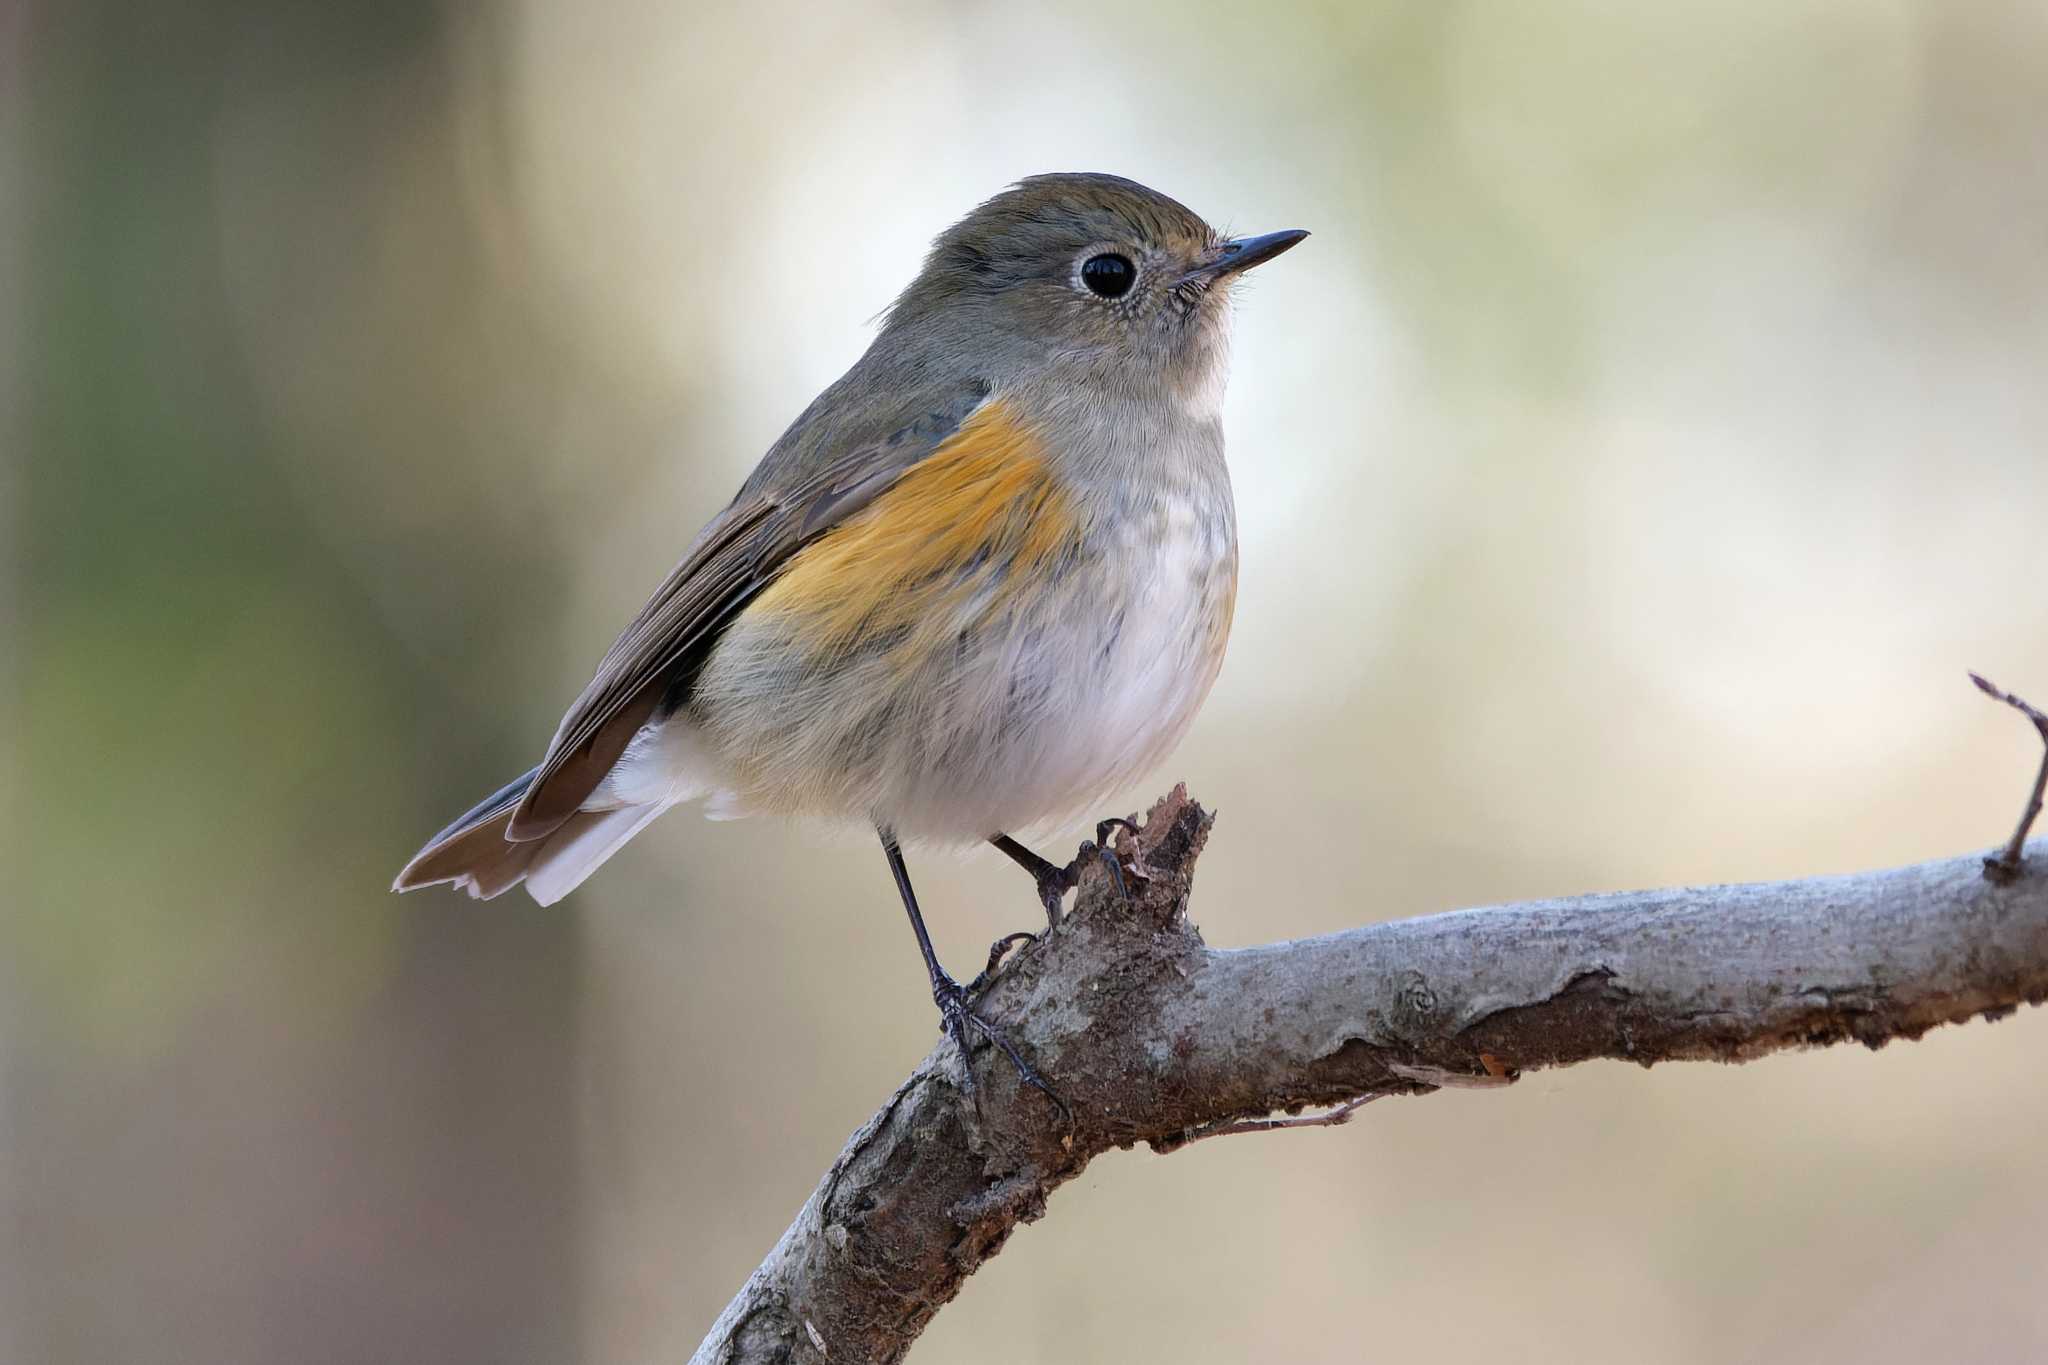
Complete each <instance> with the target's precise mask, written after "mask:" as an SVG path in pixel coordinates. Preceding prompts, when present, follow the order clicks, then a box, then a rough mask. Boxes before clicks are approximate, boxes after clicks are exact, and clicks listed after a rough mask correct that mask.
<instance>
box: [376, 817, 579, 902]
mask: <svg viewBox="0 0 2048 1365" xmlns="http://www.w3.org/2000/svg"><path fill="white" fill-rule="evenodd" d="M510 823H512V811H511V808H510V807H507V808H506V809H504V810H501V811H499V812H497V813H496V814H495V815H487V816H485V817H484V818H483V819H481V820H479V821H477V822H476V823H475V824H471V825H466V826H464V827H462V828H460V829H456V830H451V831H448V832H445V833H443V834H442V835H440V837H438V838H436V839H435V840H434V841H433V842H432V843H430V844H428V845H427V846H426V847H425V848H423V849H421V850H420V851H419V852H418V853H417V854H415V855H414V856H413V860H412V861H411V862H409V863H407V864H406V865H405V870H404V871H403V872H400V873H399V874H398V880H397V881H395V882H393V883H392V884H391V889H392V890H393V891H414V890H417V889H419V888H420V887H422V886H433V885H434V884H436V883H437V882H454V883H455V884H456V885H457V886H458V887H460V888H462V889H463V890H464V891H467V892H469V894H470V895H472V896H475V897H477V898H478V899H479V900H489V899H490V898H491V897H493V896H497V895H502V894H503V893H504V892H506V891H509V890H511V889H512V888H513V887H515V886H517V885H519V883H520V881H521V880H523V879H524V878H525V876H526V870H527V868H528V867H529V866H531V865H532V863H533V860H534V858H535V857H536V856H538V855H539V853H540V851H541V849H542V847H543V846H544V844H545V843H546V841H545V840H533V841H531V842H528V843H523V844H514V843H508V842H507V841H506V839H505V826H507V825H509V824H510Z"/></svg>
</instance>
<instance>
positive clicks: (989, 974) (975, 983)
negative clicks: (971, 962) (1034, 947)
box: [966, 929, 1038, 999]
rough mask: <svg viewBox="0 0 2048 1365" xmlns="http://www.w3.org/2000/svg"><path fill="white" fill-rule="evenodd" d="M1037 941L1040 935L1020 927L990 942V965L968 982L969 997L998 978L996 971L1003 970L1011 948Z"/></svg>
mask: <svg viewBox="0 0 2048 1365" xmlns="http://www.w3.org/2000/svg"><path fill="white" fill-rule="evenodd" d="M1036 942H1038V935H1036V934H1034V933H1031V932H1030V931H1028V930H1024V929H1020V930H1018V931H1017V932H1016V933H1014V934H1004V935H1003V936H1002V937H1001V938H999V939H997V940H996V941H995V942H994V943H991V944H989V945H988V965H987V966H986V967H983V968H982V969H981V974H980V975H979V976H977V977H975V978H974V980H972V981H970V982H968V983H967V987H966V990H967V995H968V998H969V999H973V998H974V997H976V996H979V995H980V994H981V993H982V992H983V991H985V990H987V989H988V988H989V986H990V985H992V984H993V983H994V981H995V979H996V973H997V972H999V971H1001V970H1002V967H1003V959H1004V958H1006V957H1008V956H1009V955H1010V950H1011V949H1013V948H1017V947H1019V946H1021V945H1023V944H1027V943H1036Z"/></svg>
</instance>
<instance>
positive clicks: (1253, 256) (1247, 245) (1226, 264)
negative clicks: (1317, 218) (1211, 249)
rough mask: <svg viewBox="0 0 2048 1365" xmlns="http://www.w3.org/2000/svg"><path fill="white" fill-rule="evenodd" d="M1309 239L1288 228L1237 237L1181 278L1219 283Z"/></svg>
mask: <svg viewBox="0 0 2048 1365" xmlns="http://www.w3.org/2000/svg"><path fill="white" fill-rule="evenodd" d="M1306 236H1308V234H1307V233H1306V232H1303V231H1302V230H1301V229H1300V228H1289V229H1287V230H1286V231H1285V232H1268V233H1264V234H1262V235H1261V236H1258V237H1237V238H1234V239H1232V240H1231V241H1228V242H1225V243H1223V245H1221V246H1219V247H1217V248H1216V254H1215V256H1214V257H1213V258H1212V259H1211V260H1209V261H1207V262H1205V263H1203V264H1201V265H1198V266H1196V267H1195V268H1194V269H1193V270H1190V271H1189V272H1188V273H1187V274H1186V275H1184V276H1182V277H1181V278H1183V279H1188V280H1220V279H1222V278H1224V277H1225V276H1227V275H1235V274H1237V273H1239V272H1240V271H1245V270H1250V269H1251V268H1252V267H1253V266H1255V265H1257V264H1259V263H1260V262H1261V261H1270V260H1272V259H1273V258H1274V257H1275V256H1278V255H1279V254H1280V253H1281V252H1283V251H1285V250H1287V248H1289V247H1291V246H1293V245H1294V244H1295V243H1296V242H1299V241H1300V240H1301V239H1302V238H1304V237H1306Z"/></svg>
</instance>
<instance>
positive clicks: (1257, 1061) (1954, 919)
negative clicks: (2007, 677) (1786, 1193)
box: [694, 788, 2048, 1365]
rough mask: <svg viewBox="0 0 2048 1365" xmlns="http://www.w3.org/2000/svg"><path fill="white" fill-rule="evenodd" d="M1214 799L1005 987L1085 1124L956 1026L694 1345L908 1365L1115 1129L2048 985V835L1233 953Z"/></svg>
mask: <svg viewBox="0 0 2048 1365" xmlns="http://www.w3.org/2000/svg"><path fill="white" fill-rule="evenodd" d="M1210 820H1211V817H1210V816H1209V815H1208V814H1207V813H1206V812H1205V811H1204V810H1203V809H1202V808H1201V807H1200V806H1198V805H1196V804H1195V803H1194V802H1192V801H1190V800H1189V799H1188V798H1187V795H1186V792H1185V791H1184V790H1182V789H1179V788H1176V789H1175V791H1174V792H1173V794H1172V795H1171V796H1169V797H1167V798H1166V799H1165V800H1164V801H1162V802H1160V803H1159V804H1158V805H1157V806H1155V807H1154V808H1153V810H1152V811H1151V812H1150V814H1149V815H1148V816H1147V818H1146V821H1145V824H1144V827H1143V830H1142V832H1141V833H1140V834H1139V836H1138V837H1137V838H1135V839H1133V838H1131V837H1130V836H1129V835H1125V836H1123V837H1121V838H1120V839H1119V840H1118V846H1119V851H1120V852H1121V853H1122V855H1123V857H1124V862H1125V865H1126V866H1127V867H1134V868H1135V869H1136V875H1135V876H1134V877H1133V878H1132V902H1131V903H1130V904H1129V905H1124V904H1120V903H1118V901H1117V899H1116V896H1115V893H1114V892H1113V890H1112V889H1111V888H1110V886H1109V884H1108V877H1107V875H1106V873H1105V872H1104V871H1103V870H1102V869H1101V868H1099V867H1098V868H1096V869H1095V870H1094V871H1093V872H1092V873H1091V874H1090V875H1089V876H1088V878H1087V880H1086V881H1085V882H1084V884H1083V886H1082V888H1081V893H1080V898H1079V903H1078V905H1077V906H1076V909H1075V911H1074V913H1073V914H1072V915H1070V916H1069V917H1068V918H1067V920H1066V922H1065V923H1064V924H1063V925H1062V926H1061V927H1060V928H1059V930H1057V931H1056V932H1054V933H1052V934H1049V935H1047V936H1046V937H1045V938H1044V939H1042V940H1041V941H1040V942H1038V943H1037V944H1035V945H1033V946H1031V947H1030V948H1028V949H1026V950H1025V951H1024V952H1023V953H1022V954H1020V955H1019V956H1018V957H1017V958H1016V959H1014V960H1013V961H1012V963H1011V965H1010V966H1009V967H1008V968H1007V969H1005V971H1004V972H1003V974H1002V975H1001V977H1000V978H999V979H998V980H997V981H996V982H995V984H994V985H993V986H992V987H991V988H990V990H989V992H988V994H987V996H986V997H985V998H984V1008H985V1009H986V1011H987V1012H988V1014H989V1016H990V1017H991V1018H992V1019H995V1020H998V1021H1000V1022H1001V1023H1002V1025H1003V1026H1004V1028H1005V1030H1006V1031H1007V1032H1008V1034H1009V1036H1010V1038H1011V1039H1012V1040H1013V1041H1015V1042H1016V1043H1017V1044H1018V1045H1019V1046H1020V1047H1021V1048H1022V1049H1023V1051H1024V1052H1025V1054H1026V1055H1027V1056H1029V1057H1030V1058H1031V1059H1032V1060H1033V1061H1034V1062H1035V1063H1036V1065H1037V1066H1038V1068H1039V1069H1040V1070H1041V1071H1043V1072H1044V1073H1045V1074H1046V1075H1047V1076H1048V1077H1050V1078H1052V1080H1053V1083H1054V1084H1055V1085H1056V1086H1058V1087H1059V1089H1060V1090H1061V1092H1062V1094H1063V1095H1064V1096H1065V1098H1066V1100H1067V1102H1068V1103H1069V1104H1070V1105H1071V1106H1072V1107H1073V1111H1074V1115H1075V1126H1074V1128H1073V1129H1072V1130H1071V1131H1070V1130H1068V1129H1066V1128H1065V1127H1064V1126H1063V1125H1062V1124H1061V1122H1060V1121H1059V1116H1058V1112H1057V1110H1056V1109H1054V1107H1053V1106H1052V1105H1050V1104H1049V1103H1047V1102H1046V1101H1045V1099H1044V1098H1043V1097H1042V1096H1040V1095H1038V1094H1036V1092H1033V1091H1030V1090H1021V1091H1020V1088H1019V1086H1018V1084H1017V1082H1016V1078H1015V1076H1014V1075H1013V1074H1012V1073H1011V1071H1010V1068H1009V1067H1008V1065H1007V1064H1006V1063H1004V1062H1003V1061H1002V1060H1001V1058H1000V1057H994V1056H993V1055H992V1054H991V1053H989V1052H988V1051H987V1050H986V1049H983V1050H982V1051H980V1052H978V1053H977V1054H976V1057H975V1074H976V1077H977V1078H978V1080H979V1091H980V1094H981V1097H982V1107H981V1110H980V1111H979V1113H977V1112H976V1111H975V1110H974V1109H973V1108H972V1107H971V1106H969V1105H967V1104H965V1103H964V1102H963V1100H962V1095H961V1088H960V1083H959V1075H960V1072H959V1066H960V1063H959V1060H958V1057H957V1055H956V1054H955V1053H954V1052H953V1050H952V1047H951V1045H950V1044H948V1043H945V1042H943V1041H942V1042H941V1043H940V1045H939V1046H938V1047H937V1048H935V1049H934V1051H933V1052H932V1054H931V1055H930V1056H928V1057H927V1058H926V1059H925V1060H924V1062H923V1063H922V1064H920V1065H919V1067H918V1068H917V1070H916V1071H915V1072H913V1073H912V1074H911V1076H910V1078H909V1079H908V1080H907V1081H905V1082H904V1084H903V1085H902V1087H901V1088H900V1089H898V1090H897V1092H896V1093H895V1095H893V1096H892V1097H891V1098H890V1100H889V1102H888V1103H887V1104H885V1105H884V1106H883V1107H882V1110H881V1112H880V1113H878V1114H876V1115H875V1116H874V1118H872V1119H870V1120H869V1121H868V1122H867V1124H866V1125H865V1126H863V1127H862V1128H861V1129H860V1131H858V1132H856V1133H855V1134H854V1135H853V1138H852V1140H851V1141H849V1142H848V1143H847V1145H846V1149H845V1150H844V1151H843V1152H841V1153H840V1155H839V1158H838V1159H837V1160H836V1161H834V1162H833V1164H832V1169H831V1170H830V1171H829V1172H827V1173H826V1176H825V1178H824V1180H823V1182H821V1183H820V1184H819V1186H818V1188H817V1190H816V1191H815V1192H814V1193H813V1194H812V1195H811V1198H810V1200H809V1201H808V1202H807V1203H806V1204H805V1205H804V1207H803V1210H802V1212H800V1213H799V1214H798V1215H797V1218H796V1221H795V1222H794V1223H792V1224H791V1225H790V1227H789V1230H788V1231H787V1232H785V1233H784V1234H783V1236H782V1240H781V1241H780V1242H779V1243H778V1244H777V1245H776V1247H775V1249H774V1250H773V1251H772V1252H770V1253H769V1256H768V1259H767V1260H766V1261H764V1262H763V1263H762V1264H761V1266H760V1268H759V1269H758V1270H756V1271H755V1272H754V1274H753V1276H752V1277H751V1278H750V1279H749V1280H748V1281H747V1283H746V1286H745V1287H744V1288H743V1289H742V1290H741V1291H740V1293H739V1295H738V1296H737V1297H736V1298H734V1299H733V1301H732V1302H731V1303H730V1304H729V1305H728V1306H727V1307H726V1310H725V1312H724V1313H723V1314H721V1315H720V1317H719V1319H718V1321H717V1323H716V1324H715V1325H714V1326H713V1328H712V1330H711V1334H710V1335H709V1336H708V1337H706V1338H705V1340H704V1342H703V1344H702V1345H701V1346H700V1347H699V1348H698V1350H697V1354H696V1356H695V1357H694V1359H695V1360H696V1361H698V1362H705V1363H707V1365H708V1363H710V1362H720V1363H723V1362H755V1361H805V1362H810V1361H839V1362H845V1361H869V1360H875V1361H890V1360H897V1359H900V1358H901V1357H902V1355H903V1354H904V1352H906V1351H907V1350H908V1349H909V1347H910V1344H911V1342H912V1341H914V1340H915V1339H916V1337H917V1334H918V1333H919V1332H920V1331H921V1330H922V1329H923V1328H924V1325H925V1324H926V1323H927V1322H929V1321H930V1320H931V1318H932V1316H933V1315H934V1314H935V1313H937V1312H938V1310H939V1309H940V1308H941V1307H943V1306H944V1305H945V1304H946V1303H947V1302H948V1301H949V1300H950V1299H951V1298H952V1297H953V1296H954V1294H956V1293H957V1292H959V1289H960V1286H961V1284H962V1282H963V1281H964V1280H965V1279H966V1278H967V1276H969V1275H971V1274H973V1273H974V1271H975V1270H976V1269H977V1268H978V1267H979V1266H980V1265H981V1263H982V1262H983V1261H984V1260H986V1259H988V1258H989V1257H990V1256H992V1255H994V1254H995V1253H996V1252H997V1251H998V1250H1000V1249H1001V1247H1002V1245H1003V1242H1004V1240H1005V1239H1006V1238H1007V1237H1008V1236H1009V1234H1010V1231H1011V1230H1012V1229H1013V1228H1015V1227H1016V1226H1017V1224H1018V1223H1020V1222H1030V1221H1032V1220H1034V1219H1036V1218H1038V1217H1039V1216H1040V1215H1041V1214H1043V1213H1044V1212H1045V1203H1046V1197H1047V1196H1048V1195H1049V1194H1050V1193H1051V1192H1052V1191H1053V1190H1054V1189H1055V1188H1057V1187H1058V1186H1059V1185H1061V1184H1063V1183H1064V1182H1066V1181H1068V1180H1070V1179H1072V1178H1073V1177H1074V1176H1075V1175H1077V1174H1079V1173H1080V1171H1081V1169H1082V1168H1083V1167H1084V1166H1086V1165H1087V1164H1088V1162H1089V1161H1091V1160H1092V1159H1094V1158H1095V1157H1096V1156H1099V1155H1100V1154H1102V1153H1103V1152H1105V1151H1108V1150H1109V1149H1111V1148H1114V1147H1130V1146H1133V1145H1135V1144H1137V1143H1140V1142H1143V1143H1147V1144H1149V1145H1150V1146H1151V1147H1152V1148H1153V1149H1154V1150H1156V1151H1161V1152H1166V1151H1171V1150H1173V1149H1174V1148H1176V1147H1179V1146H1182V1145H1185V1144H1186V1143H1187V1142H1189V1141H1192V1140H1194V1139H1197V1138H1201V1137H1209V1136H1219V1135H1221V1134H1224V1133H1227V1132H1243V1131H1255V1130H1256V1128H1255V1125H1257V1124H1258V1123H1259V1122H1260V1121H1261V1120H1263V1119H1264V1117H1265V1116H1266V1115H1269V1114H1272V1113H1274V1112H1275V1111H1286V1112H1287V1113H1290V1114H1291V1113H1297V1112H1299V1111H1300V1110H1301V1109H1303V1108H1305V1107H1308V1106H1323V1105H1335V1106H1346V1105H1349V1106H1350V1107H1351V1108H1355V1107H1356V1102H1357V1101H1359V1100H1360V1098H1361V1097H1369V1096H1377V1095H1385V1094H1396V1093H1422V1092H1427V1091H1429V1090H1432V1089H1435V1088H1438V1087H1440V1086H1443V1085H1450V1084H1477V1085H1488V1084H1493V1085H1501V1084H1507V1083H1509V1082H1510V1081H1512V1080H1513V1079H1514V1078H1515V1077H1516V1076H1517V1075H1518V1074H1519V1073H1520V1072H1521V1071H1523V1070H1526V1069H1529V1068H1532V1067H1541V1066H1568V1065H1571V1064H1572V1063H1575V1062H1583V1061H1590V1060H1592V1059H1595V1058H1618V1059H1624V1060H1628V1061H1634V1062H1640V1063H1642V1064H1643V1065H1644V1066H1648V1065H1650V1064H1652V1063H1654V1062H1660V1061H1676V1060H1713V1061H1724V1062H1736V1061H1746V1060H1748V1059H1750V1058H1753V1057H1759V1056H1762V1055H1763V1054H1765V1053H1767V1052H1774V1051H1777V1050H1779V1049H1781V1048H1791V1047H1805V1046H1813V1045H1820V1044H1828V1043H1838V1042H1846V1041H1849V1040H1854V1041H1857V1042H1861V1043H1864V1044H1866V1045H1868V1046H1870V1047H1878V1046H1881V1045H1882V1044H1884V1043H1886V1042H1888V1041H1890V1040H1891V1039H1894V1038H1917V1037H1919V1036H1920V1035H1921V1034H1922V1033H1924V1032H1925V1031H1926V1030H1928V1029H1930V1028H1932V1027H1934V1026H1935V1025H1937V1024H1945V1023H1955V1022H1960V1021H1962V1020H1966V1019H1969V1018H1972V1017H1973V1016H1976V1015H1980V1014H1981V1015H1984V1016H1985V1017H1987V1018H1994V1019H1995V1018H1999V1017H2002V1016H2004V1015H2006V1014H2009V1013H2011V1012H2012V1011H2013V1010H2014V1009H2015V1008H2017V1007H2018V1006H2019V1005H2020V1004H2021V1003H2022V1002H2024V1003H2029V1004H2040V1003H2041V1002H2042V1001H2043V1000H2044V999H2048V875H2044V874H2043V873H2042V872H2041V871H2040V868H2041V866H2042V857H2043V855H2048V840H2036V841H2035V842H2034V843H2033V844H2032V845H2030V846H2029V849H2030V851H2031V852H2032V853H2033V854H2034V857H2033V859H2032V860H2031V861H2030V862H2029V863H2027V864H2026V868H2025V870H2024V871H2022V872H2016V873H2015V875H2014V876H2013V877H2012V878H2011V879H2010V880H2008V881H2006V882H2004V883H2002V884H2001V883H1999V882H1997V881H1995V880H1993V879H1991V878H1990V877H1989V876H1987V874H1986V869H1985V867H1984V861H1983V860H1982V859H1980V858H1978V857H1974V856H1972V857H1962V858H1953V859H1948V860H1946V861H1941V862H1932V863H1921V864H1918V865H1916V866H1912V867H1903V868H1897V869H1894V870H1891V871H1885V872H1868V873H1859V874H1856V875H1853V876H1846V877H1824V878H1814V879H1810V880H1802V881H1788V882H1767V883H1756V884H1752V885H1743V886H1721V887H1695V888H1684V889H1678V890H1667V891H1646V892H1636V893H1629V894H1623V895H1600V896H1583V897H1576V898H1572V899H1568V900H1552V901H1533V902H1528V903H1525V904H1520V905H1508V906H1500V907H1496V908H1494V909H1487V910H1466V911H1459V912H1456V913H1453V914H1445V915H1432V916H1429V917H1427V918H1423V919H1411V920H1400V921H1394V922H1390V923H1384V924H1374V925H1369V926H1367V927H1365V928H1361V929H1353V930H1350V931H1348V932H1346V933H1341V934H1332V935H1329V936H1327V937H1323V938H1313V939H1303V940H1300V941H1298V942H1291V943H1276V944H1270V945H1267V946H1265V947H1260V948H1248V949H1237V950H1229V951H1219V950H1215V949H1211V948H1208V947H1206V946H1205V945H1204V944H1203V942H1202V939H1201V936H1200V934H1199V933H1197V932H1196V930H1195V928H1194V926H1193V925H1192V924H1191V923H1190V922H1189V920H1188V918H1187V906H1188V896H1189V890H1190V887H1191V884H1192V879H1193V875H1194V865H1195V859H1196V857H1197V855H1199V854H1200V852H1201V849H1202V844H1203V842H1204V841H1205V840H1206V839H1207V837H1208V834H1209V828H1210ZM2015 866H2016V867H2017V866H2018V864H2017V863H2016V864H2015ZM1348 1117H1350V1109H1344V1108H1340V1110H1339V1112H1338V1114H1336V1115H1331V1116H1319V1118H1321V1119H1322V1120H1323V1121H1327V1122H1341V1121H1342V1120H1343V1119H1344V1118H1348Z"/></svg>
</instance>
